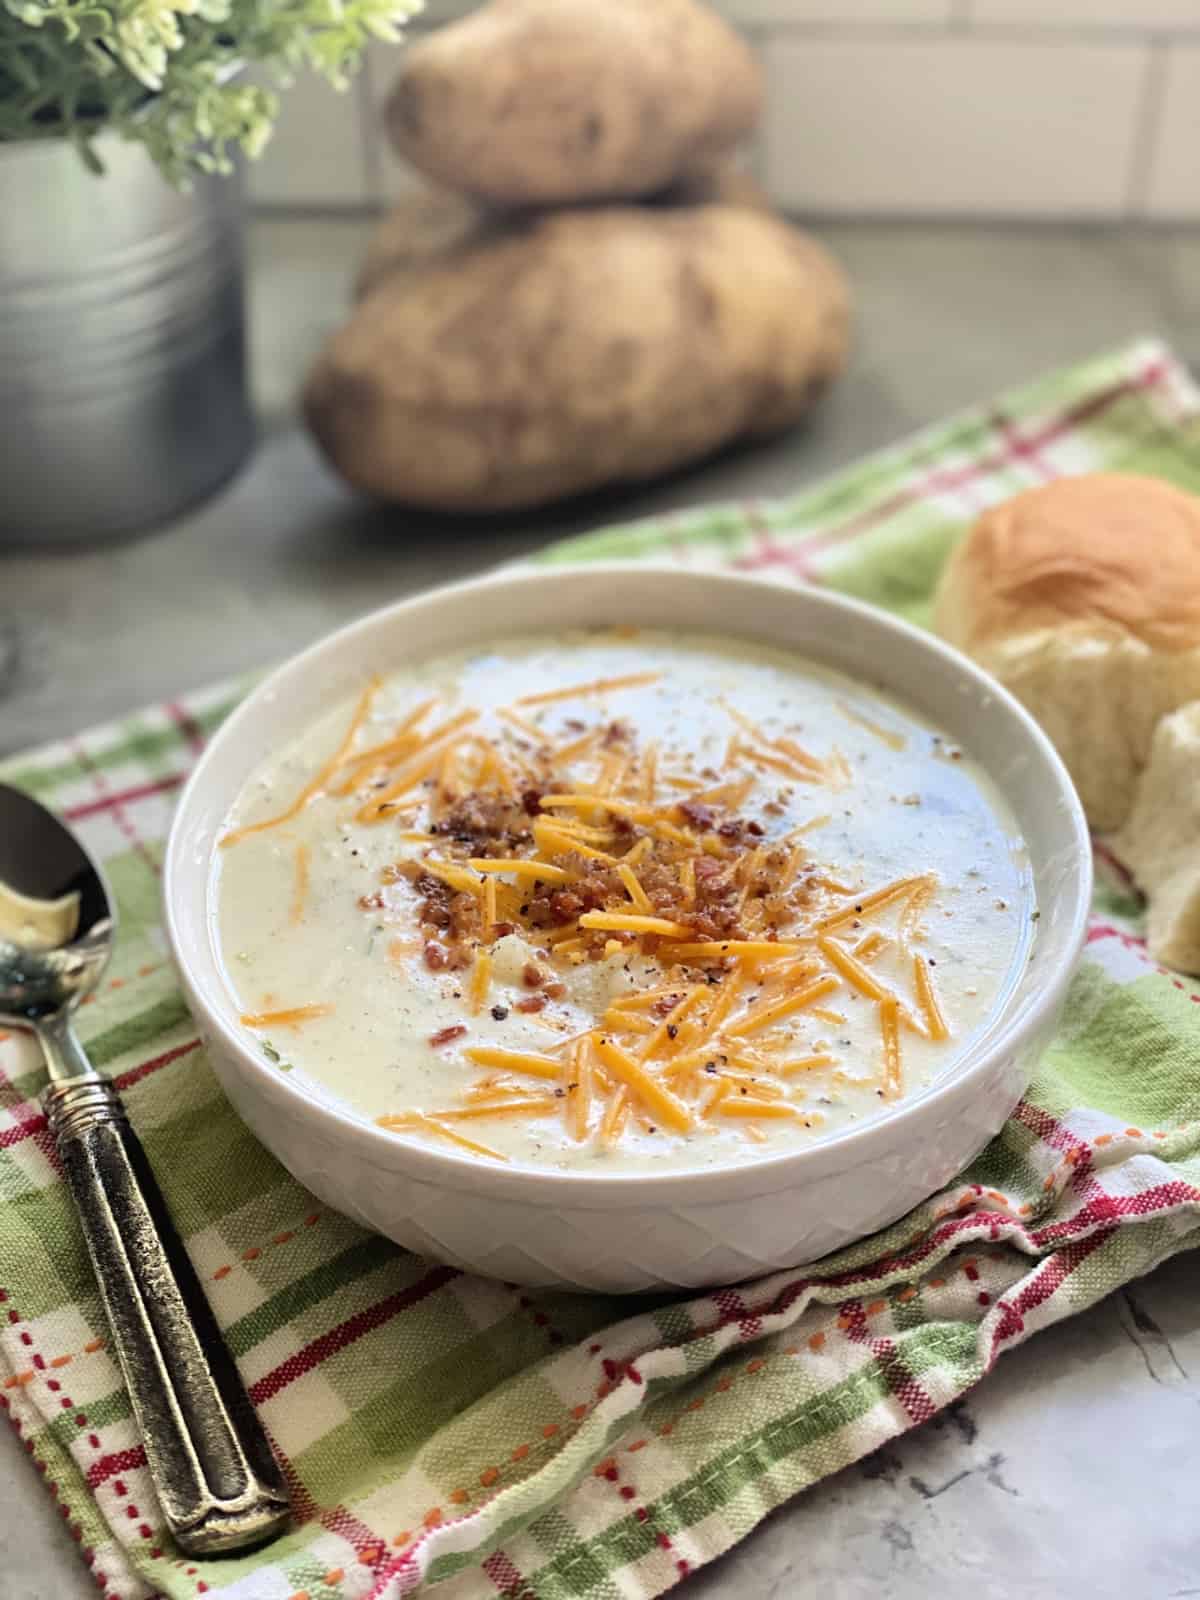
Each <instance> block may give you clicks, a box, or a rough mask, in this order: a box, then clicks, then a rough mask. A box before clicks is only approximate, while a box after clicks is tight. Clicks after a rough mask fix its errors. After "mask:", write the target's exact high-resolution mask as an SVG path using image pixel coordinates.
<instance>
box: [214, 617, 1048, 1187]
mask: <svg viewBox="0 0 1200 1600" xmlns="http://www.w3.org/2000/svg"><path fill="white" fill-rule="evenodd" d="M211 914H212V917H213V921H214V937H215V939H216V941H217V944H218V946H219V949H220V952H221V958H222V963H223V967H224V970H225V972H226V974H227V976H228V981H229V984H230V986H231V989H232V991H233V993H234V995H235V996H236V1000H237V1005H238V1009H239V1012H240V1013H241V1020H242V1024H243V1026H244V1027H245V1028H246V1029H247V1030H248V1031H249V1032H250V1033H251V1034H252V1035H253V1036H254V1039H255V1041H256V1047H257V1048H259V1049H261V1050H262V1051H263V1052H264V1054H265V1055H266V1057H267V1058H268V1060H269V1061H270V1062H272V1063H273V1064H274V1065H275V1066H276V1067H277V1068H278V1070H280V1071H286V1072H293V1073H295V1074H296V1075H297V1077H299V1078H301V1079H303V1080H304V1081H305V1082H306V1084H307V1085H308V1087H309V1088H310V1089H311V1090H312V1091H313V1092H316V1093H318V1094H320V1095H322V1096H325V1097H334V1098H336V1099H337V1100H339V1101H341V1102H343V1103H346V1104H348V1105H349V1106H351V1107H353V1108H354V1109H355V1110H356V1111H357V1112H359V1113H360V1114H362V1115H364V1116H365V1117H367V1118H370V1119H376V1120H378V1121H379V1122H381V1123H382V1124H383V1125H384V1126H385V1127H387V1128H389V1129H392V1130H393V1131H394V1132H395V1133H396V1135H397V1137H401V1138H415V1139H419V1140H422V1141H431V1142H434V1143H437V1144H439V1145H441V1146H442V1147H444V1148H446V1149H458V1150H469V1151H472V1152H474V1153H475V1155H476V1156H477V1157H478V1159H479V1160H481V1161H486V1160H501V1161H515V1162H521V1163H530V1164H534V1165H537V1166H541V1167H546V1166H550V1167H560V1168H571V1169H574V1170H590V1171H595V1172H606V1171H609V1172H611V1171H625V1170H640V1171H656V1170H664V1169H667V1168H675V1169H680V1168H703V1167H707V1166H712V1165H715V1164H728V1163H731V1162H738V1163H740V1162H745V1161H749V1160H754V1159H756V1158H757V1157H759V1156H761V1155H769V1154H775V1153H778V1152H780V1151H781V1150H783V1149H787V1148H795V1147H796V1146H799V1145H803V1144H806V1143H810V1142H812V1141H814V1140H818V1139H820V1138H822V1137H824V1136H827V1135H828V1134H829V1133H830V1132H832V1131H836V1130H837V1129H839V1128H842V1127H844V1126H845V1125H846V1124H847V1123H850V1122H854V1121H855V1120H858V1119H863V1118H867V1117H871V1116H874V1115H878V1114H879V1113H880V1111H881V1110H882V1109H883V1108H884V1107H885V1106H886V1105H888V1104H889V1103H894V1102H895V1101H897V1100H899V1099H901V1098H902V1097H904V1096H908V1095H912V1094H914V1093H917V1092H919V1091H920V1090H921V1089H922V1088H923V1087H924V1086H925V1085H926V1084H927V1083H928V1082H929V1081H930V1080H931V1078H932V1077H934V1076H935V1075H936V1074H938V1073H941V1072H944V1071H945V1070H946V1069H947V1068H948V1067H949V1066H950V1065H951V1063H952V1062H953V1061H954V1060H955V1059H956V1058H957V1057H958V1056H959V1055H960V1054H961V1052H962V1048H963V1046H964V1044H965V1043H966V1042H967V1041H968V1040H969V1039H970V1037H971V1035H972V1034H973V1033H975V1032H977V1031H978V1030H979V1029H980V1028H981V1027H982V1026H983V1025H984V1024H985V1023H986V1021H987V1019H988V1018H989V1017H990V1016H991V1015H992V1014H993V1013H994V1011H995V1009H996V1007H997V1004H998V1002H999V1000H1000V999H1001V998H1002V996H1003V994H1004V993H1005V992H1006V989H1007V988H1008V986H1009V985H1010V984H1011V983H1012V982H1013V981H1015V978H1016V975H1017V973H1018V972H1019V970H1020V966H1021V963H1022V962H1023V960H1024V959H1025V958H1026V955H1027V950H1028V945H1029V941H1030V939H1031V937H1032V928H1033V923H1034V920H1035V918H1036V911H1035V907H1034V903H1033V893H1032V887H1031V881H1030V874H1029V871H1028V868H1027V866H1026V864H1025V858H1024V852H1023V848H1022V845H1021V841H1020V839H1019V838H1018V837H1017V836H1016V833H1015V830H1014V826H1013V823H1012V820H1011V818H1010V817H1009V816H1008V815H1007V813H1006V812H1005V809H1004V807H1003V805H1002V803H1001V802H1000V800H999V798H998V796H997V795H996V794H995V793H994V792H993V791H992V788H991V786H990V784H989V782H988V780H987V779H986V778H985V777H984V776H983V774H982V773H981V772H980V771H979V770H978V769H977V768H976V767H975V766H974V764H973V763H972V761H971V760H970V759H969V757H968V756H967V755H966V754H965V753H964V752H963V751H961V750H958V749H955V748H953V747H951V745H950V744H949V743H948V742H947V741H946V739H945V738H944V737H942V736H941V735H940V734H939V733H938V731H937V730H936V729H934V728H931V727H930V726H929V725H928V724H927V723H926V722H924V721H923V720H922V719H920V718H918V717H916V716H915V715H914V714H913V713H911V712H910V711H908V710H906V709H905V708H904V707H903V706H901V705H900V704H898V703H897V702H896V701H894V700H893V699H891V698H889V697H888V696H886V695H883V694H880V693H878V692H876V691H875V690H872V689H868V688H866V687H865V686H863V685H861V684H858V683H856V682H854V681H853V680H851V679H849V678H846V677H843V676H841V675H839V674H837V673H834V672H830V671H827V670H826V669H824V668H822V667H818V666H815V665H813V664H811V663H809V662H807V661H805V660H804V659H802V658H800V657H797V656H793V655H791V654H788V653H786V652H783V651H778V650H772V649H765V648H756V647H754V646H752V645H748V644H746V643H745V642H743V641H736V642H735V641H732V640H726V639H722V638H717V637H709V636H707V635H699V634H672V633H657V632H645V631H643V632H637V633H634V632H633V631H632V630H613V629H606V630H602V631H587V632H583V631H576V632H569V633H561V634H557V635H552V636H549V637H546V636H539V637H532V636H530V637H524V636H520V637H513V638H506V639H501V640H498V641H497V642H495V643H493V644H490V645H488V646H486V647H484V648H476V649H472V650H469V651H461V652H457V653H454V654H447V655H446V656H444V657H441V658H438V659H435V660H429V661H425V662H423V663H421V664H420V665H416V666H412V667H408V668H405V669H404V670H402V671H400V672H397V673H395V674H393V675H391V676H389V677H387V678H385V679H383V680H382V681H379V682H372V683H370V684H368V685H365V686H364V689H363V692H362V694H361V696H360V698H359V699H358V701H357V703H353V704H346V705H342V706H340V707H338V708H337V709H336V710H334V711H332V712H330V713H329V715H328V716H327V717H325V718H323V719H322V720H321V721H319V722H318V723H316V725H315V726H313V727H311V728H310V729H309V730H308V731H307V732H306V733H305V734H304V736H303V737H302V738H300V739H298V740H296V741H295V742H294V743H292V744H290V745H289V746H287V747H286V748H284V749H281V750H279V751H276V752H273V753H272V754H270V755H269V756H268V757H267V758H266V759H265V760H264V761H263V763H262V766H261V768H260V769H259V770H258V772H257V773H255V774H254V776H253V777H252V778H251V780H250V781H249V782H248V783H247V785H246V787H245V789H244V791H243V792H242V794H241V796H240V797H239V799H238V800H237V803H236V805H235V807H234V810H233V813H232V815H231V816H230V818H229V822H228V829H227V831H226V833H225V834H224V836H223V837H222V839H221V841H220V847H219V848H218V850H217V851H216V852H215V861H214V869H213V882H212V895H211Z"/></svg>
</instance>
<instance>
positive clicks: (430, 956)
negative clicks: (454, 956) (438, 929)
mask: <svg viewBox="0 0 1200 1600" xmlns="http://www.w3.org/2000/svg"><path fill="white" fill-rule="evenodd" d="M422 953H423V956H424V960H425V965H426V966H427V967H428V968H429V970H430V972H444V971H445V970H446V968H447V967H448V966H449V965H450V952H449V951H448V950H447V949H446V947H445V945H441V944H438V942H437V940H436V939H430V940H429V942H428V944H426V946H425V949H424V951H423V952H422Z"/></svg>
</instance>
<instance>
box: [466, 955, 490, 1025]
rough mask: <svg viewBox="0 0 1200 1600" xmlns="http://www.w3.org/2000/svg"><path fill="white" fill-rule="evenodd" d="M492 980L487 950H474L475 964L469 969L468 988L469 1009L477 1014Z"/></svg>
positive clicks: (482, 1005) (485, 998)
mask: <svg viewBox="0 0 1200 1600" xmlns="http://www.w3.org/2000/svg"><path fill="white" fill-rule="evenodd" d="M491 982H492V957H491V954H490V952H489V951H487V950H477V951H476V952H475V965H474V966H473V967H472V969H471V987H470V990H469V996H470V1005H471V1010H472V1011H473V1012H474V1013H475V1014H476V1015H478V1014H479V1012H481V1011H482V1010H483V1007H484V1002H485V1001H486V1000H487V997H488V989H489V988H490V987H491Z"/></svg>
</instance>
